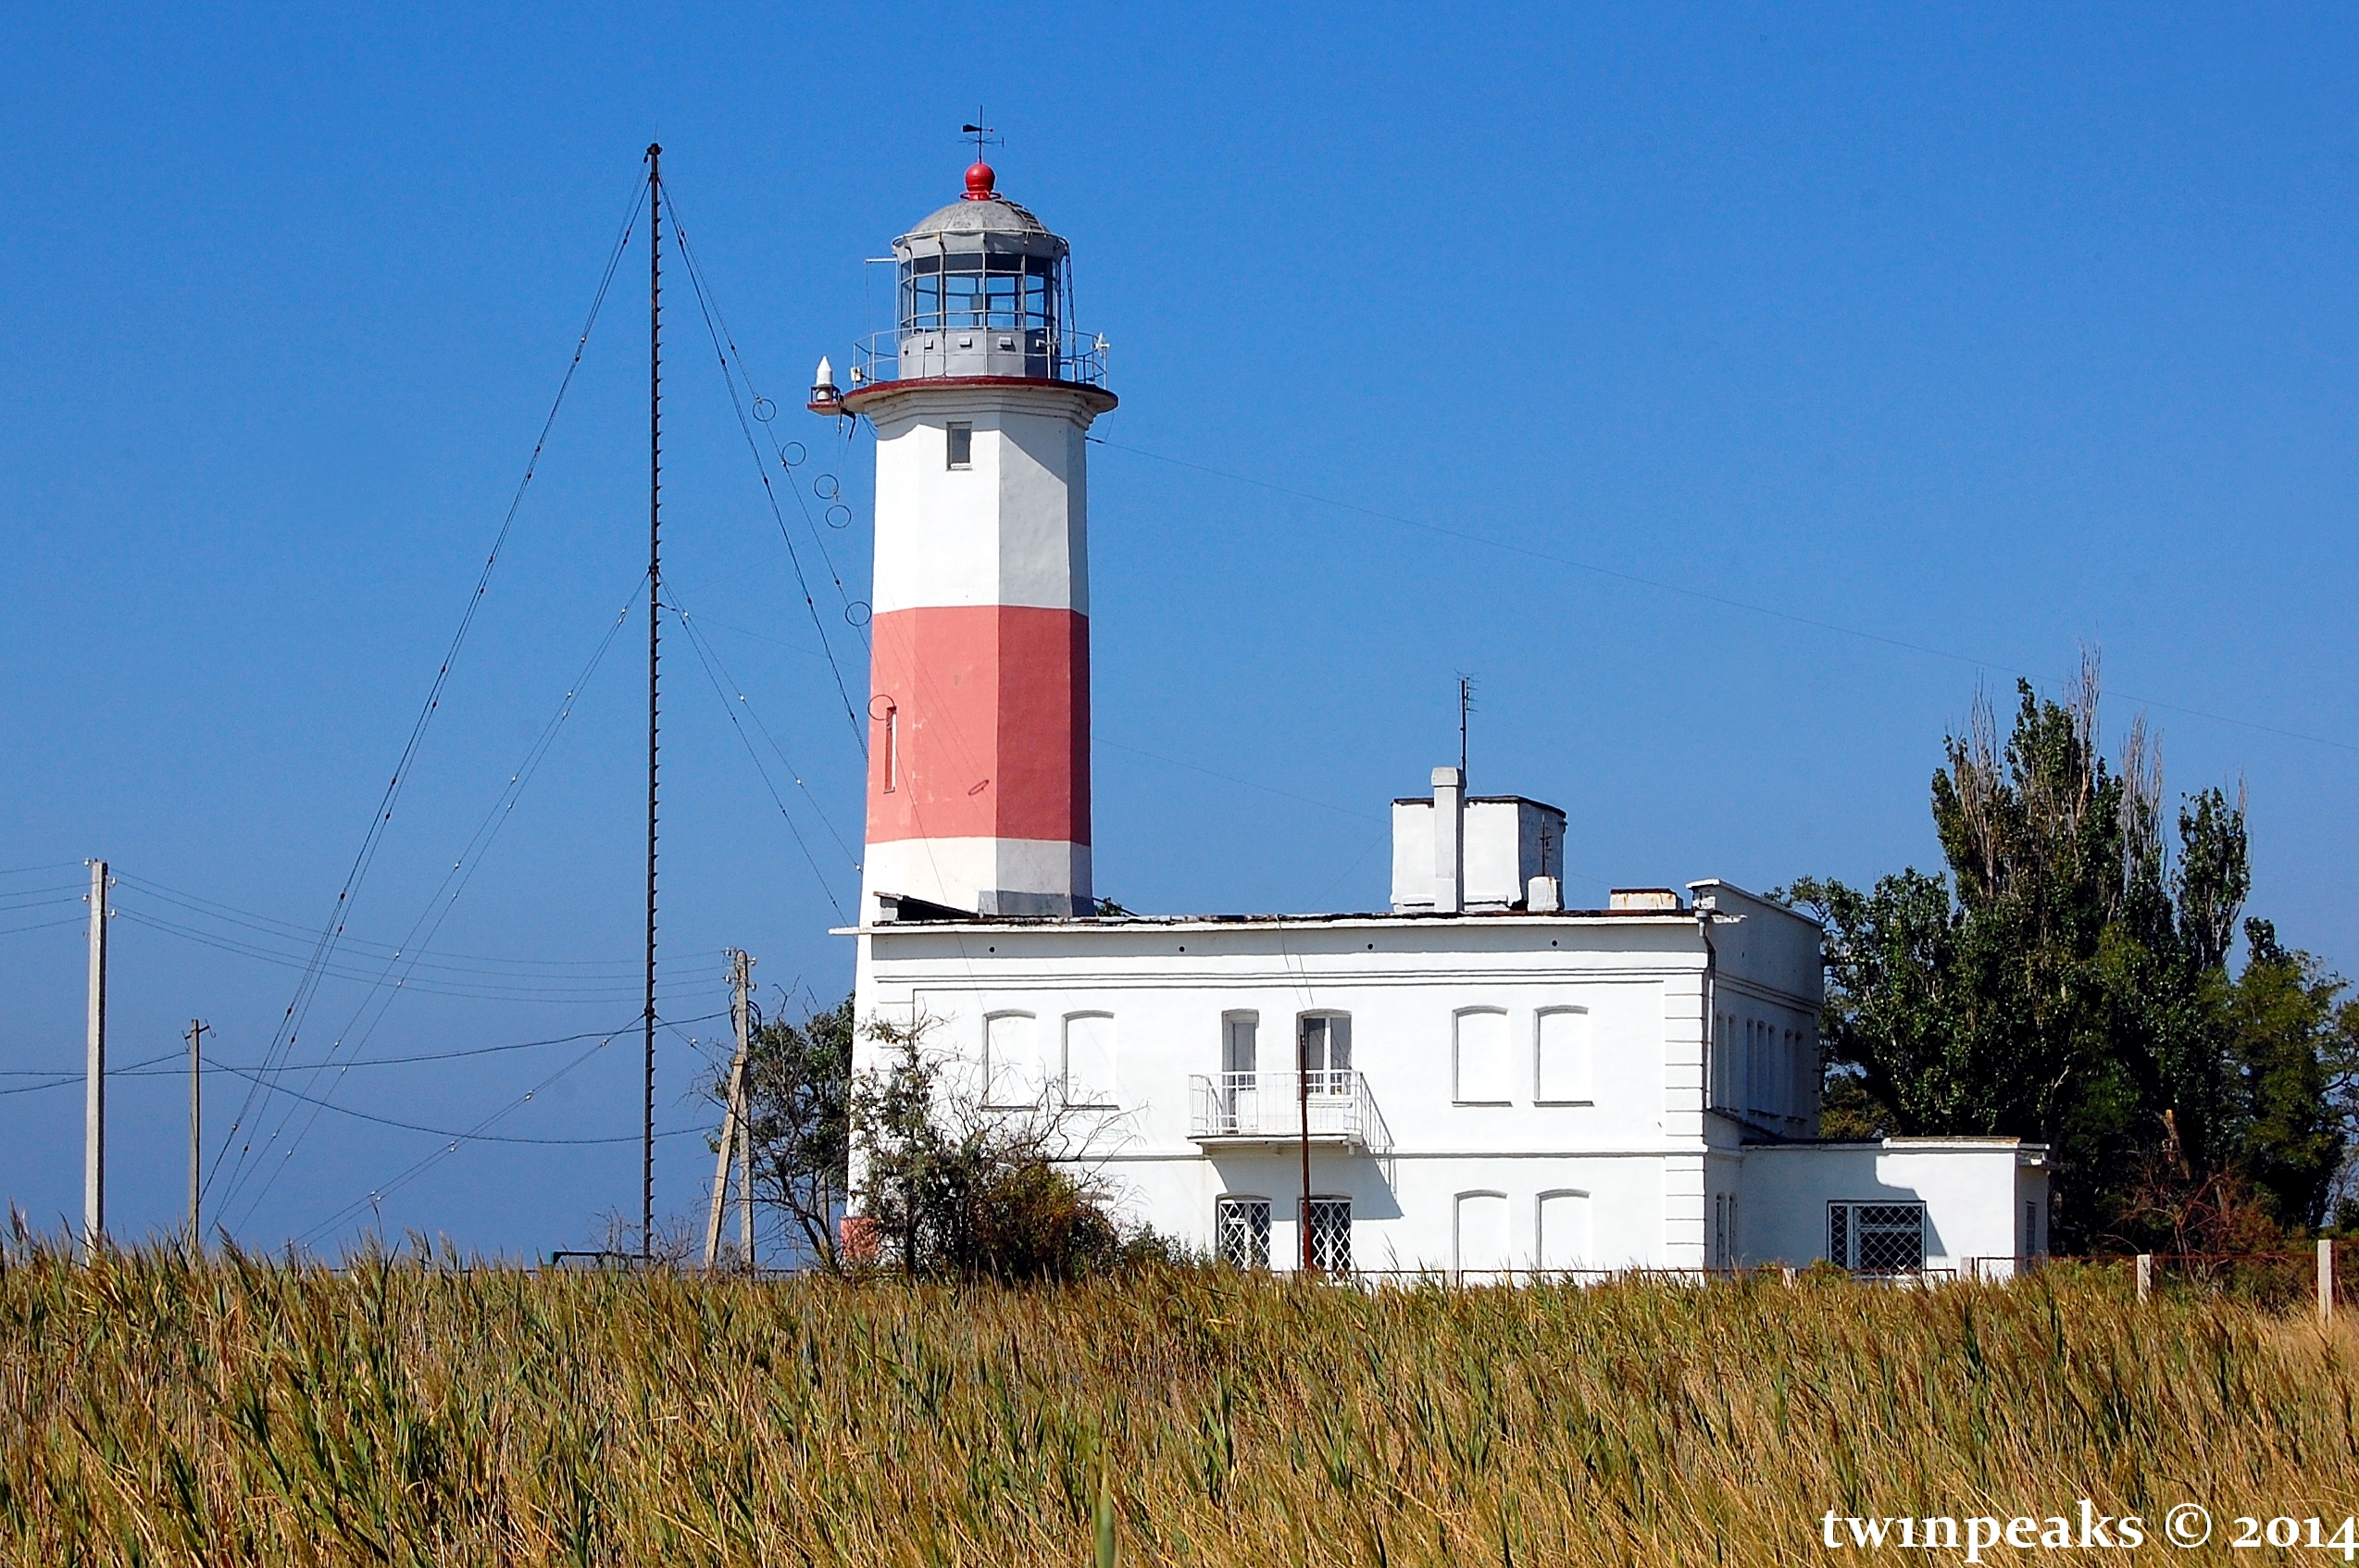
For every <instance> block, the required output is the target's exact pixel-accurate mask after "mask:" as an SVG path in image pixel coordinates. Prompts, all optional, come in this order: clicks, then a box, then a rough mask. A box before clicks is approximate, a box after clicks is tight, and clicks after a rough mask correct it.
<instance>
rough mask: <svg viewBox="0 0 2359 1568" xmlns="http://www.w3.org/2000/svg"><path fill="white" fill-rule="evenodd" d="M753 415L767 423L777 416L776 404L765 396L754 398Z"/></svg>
mask: <svg viewBox="0 0 2359 1568" xmlns="http://www.w3.org/2000/svg"><path fill="white" fill-rule="evenodd" d="M754 417H755V418H756V419H759V420H760V421H762V423H764V424H765V425H767V424H768V423H769V422H770V421H771V420H773V419H775V418H777V417H778V404H775V403H772V402H771V401H770V400H769V399H768V398H767V397H757V398H755V400H754Z"/></svg>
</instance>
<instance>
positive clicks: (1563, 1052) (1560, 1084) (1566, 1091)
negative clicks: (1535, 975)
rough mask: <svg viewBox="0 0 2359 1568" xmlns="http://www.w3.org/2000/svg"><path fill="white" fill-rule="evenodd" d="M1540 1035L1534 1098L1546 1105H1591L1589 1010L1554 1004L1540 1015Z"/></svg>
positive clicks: (1537, 1031)
mask: <svg viewBox="0 0 2359 1568" xmlns="http://www.w3.org/2000/svg"><path fill="white" fill-rule="evenodd" d="M1536 1034H1537V1050H1538V1061H1537V1062H1536V1063H1535V1064H1534V1072H1533V1076H1532V1085H1533V1094H1532V1098H1533V1099H1534V1100H1536V1101H1539V1102H1540V1103H1541V1104H1542V1105H1583V1104H1587V1103H1588V1102H1589V1101H1590V1099H1591V1095H1592V1093H1593V1090H1592V1089H1591V1084H1590V1064H1591V1040H1590V1028H1589V1014H1588V1012H1587V1011H1586V1010H1585V1009H1582V1008H1579V1007H1551V1008H1549V1009H1548V1010H1547V1011H1546V1012H1544V1013H1542V1014H1540V1018H1539V1023H1538V1027H1537V1030H1536Z"/></svg>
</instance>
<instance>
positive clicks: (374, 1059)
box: [0, 1012, 729, 1092]
mask: <svg viewBox="0 0 2359 1568" xmlns="http://www.w3.org/2000/svg"><path fill="white" fill-rule="evenodd" d="M727 1016H729V1014H728V1013H727V1012H720V1013H700V1014H697V1015H696V1016H695V1017H693V1018H683V1019H681V1020H680V1023H682V1024H705V1023H710V1022H711V1021H712V1020H713V1019H715V1018H725V1017H727ZM613 1033H614V1031H613V1030H611V1029H585V1030H583V1031H582V1032H581V1033H580V1034H572V1035H556V1036H554V1037H552V1038H551V1039H519V1040H511V1041H509V1042H507V1043H506V1044H505V1045H477V1046H469V1047H468V1048H467V1049H466V1050H463V1051H425V1052H413V1053H412V1054H410V1055H407V1056H360V1057H355V1058H354V1059H353V1060H351V1061H349V1062H335V1061H329V1062H298V1063H291V1064H282V1065H281V1066H278V1067H264V1066H261V1065H259V1064H251V1063H238V1062H222V1061H218V1060H216V1059H215V1058H213V1057H210V1056H207V1057H206V1058H205V1061H206V1064H208V1065H210V1066H215V1067H218V1068H220V1069H221V1070H222V1071H223V1072H231V1073H260V1072H276V1073H300V1072H305V1071H308V1070H310V1069H312V1068H315V1067H334V1068H335V1069H336V1070H337V1071H339V1072H350V1071H351V1070H352V1069H354V1068H356V1067H403V1066H408V1065H410V1064H414V1063H418V1062H456V1061H460V1060H463V1059H465V1058H467V1057H471V1056H495V1055H499V1054H501V1053H502V1052H513V1051H534V1050H539V1049H541V1048H543V1047H546V1046H552V1045H572V1044H574V1043H576V1042H577V1041H580V1040H585V1039H602V1038H608V1037H611V1036H612V1034H613ZM180 1060H181V1053H180V1052H177V1051H174V1052H166V1053H165V1054H164V1055H161V1056H151V1057H149V1058H148V1059H147V1060H146V1061H144V1062H134V1063H132V1064H131V1065H130V1066H127V1067H109V1068H107V1069H106V1076H108V1077H110V1078H166V1077H178V1076H180V1072H181V1070H180V1069H179V1068H178V1067H158V1066H157V1065H156V1064H157V1063H159V1062H178V1061H180ZM81 1076H82V1075H81V1071H80V1070H79V1069H69V1068H57V1069H55V1070H42V1069H32V1068H11V1069H0V1078H57V1079H60V1080H61V1081H70V1082H77V1083H78V1082H80V1081H81ZM34 1087H36V1088H41V1089H46V1088H49V1087H51V1086H50V1085H47V1084H41V1085H36V1086H34ZM0 1092H6V1091H0Z"/></svg>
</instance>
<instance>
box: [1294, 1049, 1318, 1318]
mask: <svg viewBox="0 0 2359 1568" xmlns="http://www.w3.org/2000/svg"><path fill="white" fill-rule="evenodd" d="M1294 1090H1295V1097H1296V1099H1297V1100H1298V1101H1299V1102H1300V1104H1301V1106H1302V1112H1303V1220H1302V1224H1301V1225H1300V1226H1297V1227H1296V1228H1298V1229H1300V1230H1301V1231H1302V1233H1303V1272H1304V1274H1308V1273H1310V1272H1311V1270H1312V1268H1313V1267H1314V1266H1315V1265H1314V1264H1313V1263H1312V1262H1311V1073H1310V1035H1309V1031H1308V1029H1307V1028H1306V1027H1305V1025H1304V1022H1303V1021H1302V1020H1300V1019H1297V1020H1296V1021H1295V1024H1294Z"/></svg>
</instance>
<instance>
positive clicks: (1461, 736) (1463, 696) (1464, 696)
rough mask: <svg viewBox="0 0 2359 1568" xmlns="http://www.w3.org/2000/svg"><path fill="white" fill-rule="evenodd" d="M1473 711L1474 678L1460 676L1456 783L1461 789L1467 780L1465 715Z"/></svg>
mask: <svg viewBox="0 0 2359 1568" xmlns="http://www.w3.org/2000/svg"><path fill="white" fill-rule="evenodd" d="M1473 709H1474V677H1473V676H1470V675H1462V676H1460V677H1459V678H1458V782H1459V784H1460V786H1461V787H1463V786H1464V785H1465V783H1466V778H1467V714H1468V713H1470V712H1472V711H1473Z"/></svg>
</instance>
